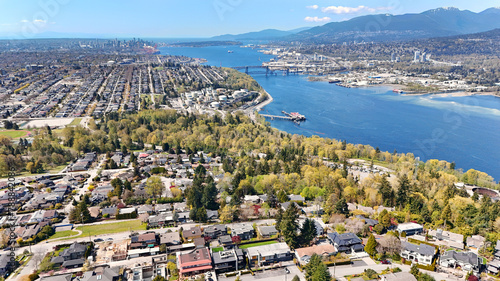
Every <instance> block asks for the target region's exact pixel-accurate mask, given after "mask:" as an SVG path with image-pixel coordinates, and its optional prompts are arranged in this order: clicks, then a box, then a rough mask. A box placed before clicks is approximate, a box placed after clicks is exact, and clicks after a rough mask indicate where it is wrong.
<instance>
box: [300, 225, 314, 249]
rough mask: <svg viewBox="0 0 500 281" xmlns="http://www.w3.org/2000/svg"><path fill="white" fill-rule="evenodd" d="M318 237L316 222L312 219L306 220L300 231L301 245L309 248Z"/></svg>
mask: <svg viewBox="0 0 500 281" xmlns="http://www.w3.org/2000/svg"><path fill="white" fill-rule="evenodd" d="M315 236H316V225H315V224H314V221H313V220H312V219H310V218H306V220H305V221H304V224H303V225H302V228H301V229H300V240H301V241H300V244H301V245H302V246H307V245H309V244H310V243H311V241H312V240H313V239H314V237H315Z"/></svg>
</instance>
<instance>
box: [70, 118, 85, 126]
mask: <svg viewBox="0 0 500 281" xmlns="http://www.w3.org/2000/svg"><path fill="white" fill-rule="evenodd" d="M82 119H83V118H81V117H77V118H75V119H73V121H71V123H69V125H68V126H78V125H80V122H82Z"/></svg>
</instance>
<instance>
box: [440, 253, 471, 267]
mask: <svg viewBox="0 0 500 281" xmlns="http://www.w3.org/2000/svg"><path fill="white" fill-rule="evenodd" d="M447 259H450V260H456V261H461V262H463V263H465V264H471V265H473V266H478V265H479V259H478V257H477V255H476V254H475V253H473V252H456V251H446V252H444V253H443V254H442V255H441V260H447Z"/></svg>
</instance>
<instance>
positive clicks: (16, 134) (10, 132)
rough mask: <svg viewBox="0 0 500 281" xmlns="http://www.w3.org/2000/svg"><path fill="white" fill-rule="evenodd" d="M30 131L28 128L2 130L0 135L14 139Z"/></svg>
mask: <svg viewBox="0 0 500 281" xmlns="http://www.w3.org/2000/svg"><path fill="white" fill-rule="evenodd" d="M28 133H29V131H26V130H2V131H0V135H3V136H7V137H11V138H13V139H17V138H22V137H25V136H27V135H28Z"/></svg>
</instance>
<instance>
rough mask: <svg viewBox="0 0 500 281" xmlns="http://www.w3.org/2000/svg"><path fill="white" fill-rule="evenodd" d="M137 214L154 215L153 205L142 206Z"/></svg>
mask: <svg viewBox="0 0 500 281" xmlns="http://www.w3.org/2000/svg"><path fill="white" fill-rule="evenodd" d="M137 213H138V214H139V215H141V214H149V215H151V214H152V213H153V206H151V205H141V206H139V208H137Z"/></svg>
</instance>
